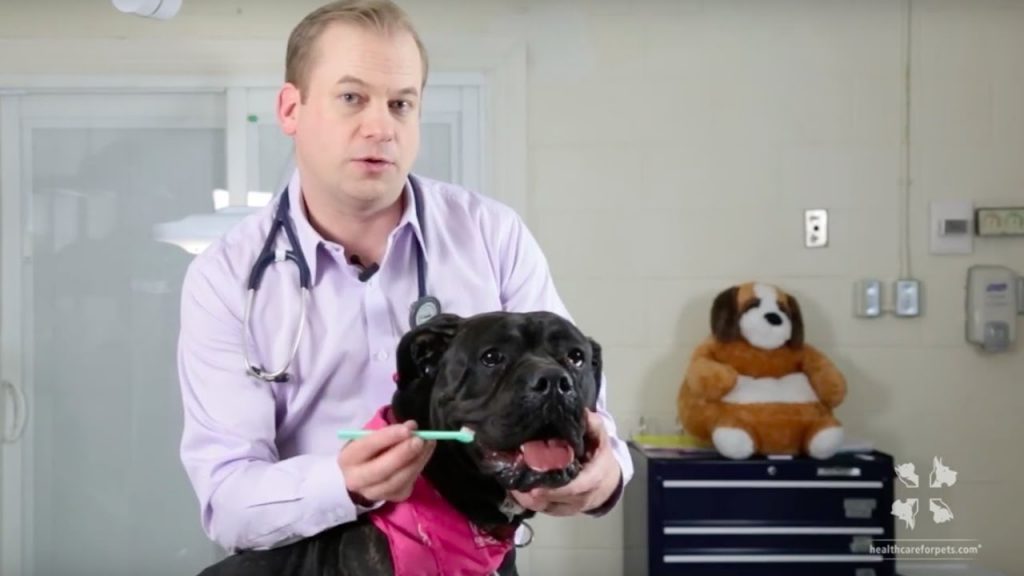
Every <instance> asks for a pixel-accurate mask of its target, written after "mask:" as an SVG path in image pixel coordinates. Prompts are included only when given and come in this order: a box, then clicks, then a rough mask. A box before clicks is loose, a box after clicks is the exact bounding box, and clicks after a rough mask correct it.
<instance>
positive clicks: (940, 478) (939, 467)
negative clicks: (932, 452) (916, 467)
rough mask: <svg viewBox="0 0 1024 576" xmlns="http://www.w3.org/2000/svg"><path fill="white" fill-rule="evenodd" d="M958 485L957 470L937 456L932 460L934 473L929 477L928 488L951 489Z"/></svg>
mask: <svg viewBox="0 0 1024 576" xmlns="http://www.w3.org/2000/svg"><path fill="white" fill-rule="evenodd" d="M954 484H956V470H953V469H952V468H950V467H949V466H946V465H945V464H943V463H942V458H939V457H938V456H936V457H935V458H934V459H933V460H932V473H931V474H930V475H929V476H928V486H930V487H932V488H943V487H947V488H948V487H950V486H952V485H954Z"/></svg>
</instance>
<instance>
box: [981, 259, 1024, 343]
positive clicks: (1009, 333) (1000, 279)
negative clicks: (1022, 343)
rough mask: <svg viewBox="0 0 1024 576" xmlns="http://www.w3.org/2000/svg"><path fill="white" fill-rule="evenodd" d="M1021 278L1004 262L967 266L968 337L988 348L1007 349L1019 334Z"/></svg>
mask: <svg viewBox="0 0 1024 576" xmlns="http://www.w3.org/2000/svg"><path fill="white" fill-rule="evenodd" d="M1022 284H1024V282H1021V279H1020V278H1018V277H1017V274H1016V273H1015V272H1014V271H1013V270H1011V269H1009V268H1006V267H1004V266H982V265H978V266H971V267H970V268H969V269H968V270H967V341H968V342H971V343H973V344H976V345H978V346H980V347H981V349H982V350H984V351H986V352H1006V351H1007V350H1009V349H1010V346H1011V345H1012V344H1013V342H1014V340H1015V339H1016V337H1017V314H1018V313H1019V312H1020V308H1021V304H1022V302H1021V298H1022V297H1021V296H1020V295H1019V294H1018V292H1019V290H1020V289H1021V285H1022Z"/></svg>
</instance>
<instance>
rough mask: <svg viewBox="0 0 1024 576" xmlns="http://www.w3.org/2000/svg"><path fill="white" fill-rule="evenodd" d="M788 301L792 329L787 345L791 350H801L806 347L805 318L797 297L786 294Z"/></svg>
mask: <svg viewBox="0 0 1024 576" xmlns="http://www.w3.org/2000/svg"><path fill="white" fill-rule="evenodd" d="M786 299H787V300H788V302H787V304H788V305H789V324H790V326H791V327H792V331H791V332H790V336H789V341H788V342H786V344H788V345H789V347H790V348H800V347H802V346H803V345H804V316H803V313H802V312H800V303H799V302H797V301H796V297H795V296H793V295H792V294H786Z"/></svg>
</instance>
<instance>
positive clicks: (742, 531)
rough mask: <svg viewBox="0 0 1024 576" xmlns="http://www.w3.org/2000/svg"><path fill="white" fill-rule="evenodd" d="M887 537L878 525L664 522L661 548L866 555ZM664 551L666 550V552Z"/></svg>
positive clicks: (702, 551)
mask: <svg viewBox="0 0 1024 576" xmlns="http://www.w3.org/2000/svg"><path fill="white" fill-rule="evenodd" d="M876 539H878V540H891V539H892V535H891V534H888V535H887V534H886V533H885V528H883V527H882V526H809V525H796V526H794V525H790V526H765V525H750V524H747V525H739V526H728V525H725V526H723V525H718V524H711V525H680V524H673V525H666V526H664V528H662V537H661V539H660V541H661V544H662V547H663V548H664V549H665V550H667V551H669V550H670V551H671V553H678V554H707V553H717V552H720V551H735V550H750V551H754V552H756V553H758V554H775V553H787V554H789V553H795V554H868V553H870V550H871V545H872V544H873V543H874V541H875V540H876ZM666 553H668V552H666Z"/></svg>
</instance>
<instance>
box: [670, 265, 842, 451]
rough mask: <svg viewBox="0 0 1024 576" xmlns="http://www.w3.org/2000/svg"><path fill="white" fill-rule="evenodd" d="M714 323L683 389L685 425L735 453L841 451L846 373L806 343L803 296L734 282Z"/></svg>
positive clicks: (717, 304)
mask: <svg viewBox="0 0 1024 576" xmlns="http://www.w3.org/2000/svg"><path fill="white" fill-rule="evenodd" d="M711 329H712V335H711V336H710V337H709V338H708V339H707V340H706V341H705V342H704V343H702V344H701V345H700V346H699V347H698V348H697V349H696V350H695V351H694V352H693V356H692V358H691V362H690V366H689V368H688V369H687V372H686V376H685V378H684V380H683V383H682V386H681V387H680V389H679V397H678V409H679V421H680V423H681V424H682V425H683V428H684V429H685V430H686V431H687V432H689V433H690V434H692V435H694V436H695V437H697V438H699V439H701V440H704V441H705V442H708V441H710V442H711V443H712V444H714V446H715V448H716V449H717V450H718V451H719V452H720V453H721V454H722V455H723V456H726V457H728V458H732V459H744V458H748V457H750V456H751V455H753V454H755V453H758V454H794V455H795V454H808V455H810V456H812V457H814V458H819V459H825V458H829V457H831V456H832V455H834V454H835V453H836V451H837V450H838V449H839V447H840V445H841V444H842V442H843V428H842V425H841V424H840V423H839V421H838V420H836V418H835V416H833V414H832V409H833V408H835V407H836V406H838V405H839V404H840V403H841V402H842V401H843V399H844V398H845V396H846V380H845V379H844V378H843V375H842V374H841V373H840V372H839V370H837V369H836V367H835V366H834V365H833V364H832V362H830V361H829V359H828V358H826V357H825V355H824V354H822V353H821V352H819V351H818V350H816V349H814V348H813V347H811V346H809V345H807V344H805V343H804V327H803V318H802V317H801V315H800V306H799V304H798V303H797V301H796V298H794V297H793V296H791V295H789V294H786V293H784V292H783V291H781V290H779V289H778V288H776V287H774V286H768V285H765V284H756V283H747V284H742V285H739V286H733V287H731V288H729V289H727V290H725V291H723V292H721V293H720V294H718V296H717V297H716V298H715V301H714V304H713V306H712V309H711Z"/></svg>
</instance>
